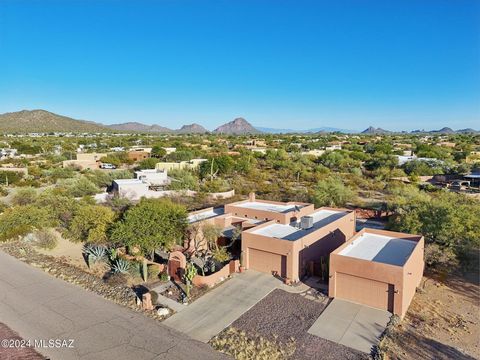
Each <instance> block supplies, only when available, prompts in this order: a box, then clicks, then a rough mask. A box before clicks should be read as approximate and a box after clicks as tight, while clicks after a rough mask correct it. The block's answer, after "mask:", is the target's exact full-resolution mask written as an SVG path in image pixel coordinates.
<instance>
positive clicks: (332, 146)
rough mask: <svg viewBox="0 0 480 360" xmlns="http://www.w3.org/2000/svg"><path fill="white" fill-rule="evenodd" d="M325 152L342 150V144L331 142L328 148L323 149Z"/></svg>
mask: <svg viewBox="0 0 480 360" xmlns="http://www.w3.org/2000/svg"><path fill="white" fill-rule="evenodd" d="M325 150H326V151H335V150H342V143H341V142H331V143H329V144H328V146H326V147H325Z"/></svg>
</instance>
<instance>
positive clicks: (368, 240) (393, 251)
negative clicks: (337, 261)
mask: <svg viewBox="0 0 480 360" xmlns="http://www.w3.org/2000/svg"><path fill="white" fill-rule="evenodd" d="M416 245H417V242H416V241H412V240H407V239H402V238H396V237H390V236H385V235H377V234H370V233H364V234H363V235H362V236H360V237H359V238H357V239H355V240H354V241H353V242H351V243H350V244H348V245H347V247H345V248H344V249H343V250H342V251H340V252H339V255H343V256H350V257H354V258H357V259H363V260H370V261H375V262H380V263H384V264H390V265H396V266H403V265H404V264H405V262H406V261H407V260H408V258H409V257H410V254H411V253H412V251H413V249H414V248H415V246H416Z"/></svg>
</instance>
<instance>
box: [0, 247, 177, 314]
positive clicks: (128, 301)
mask: <svg viewBox="0 0 480 360" xmlns="http://www.w3.org/2000/svg"><path fill="white" fill-rule="evenodd" d="M0 249H2V250H3V251H4V252H6V253H7V254H9V255H11V256H13V257H16V258H17V259H19V260H21V261H23V262H25V263H27V264H29V265H31V266H33V267H36V268H39V269H41V270H43V271H45V272H47V273H49V274H50V275H52V276H55V277H57V278H59V279H62V280H65V281H68V282H70V283H72V284H76V285H79V286H81V287H82V288H84V289H86V290H89V291H92V292H94V293H96V294H98V295H100V296H102V297H104V298H105V299H108V300H111V301H113V302H115V303H117V304H119V305H122V306H125V307H128V308H130V309H132V310H134V311H137V312H143V313H144V314H145V315H147V316H149V317H151V318H154V319H156V320H164V319H165V316H160V315H159V314H158V313H157V311H156V309H153V310H143V309H142V307H141V306H139V304H138V303H137V301H136V299H138V297H137V294H136V293H135V292H134V290H133V289H132V288H130V287H128V286H126V285H123V284H112V283H107V282H105V281H103V280H102V279H101V278H99V277H97V276H95V275H92V274H90V273H88V272H86V271H85V270H83V269H80V268H78V267H76V266H74V265H71V264H70V263H68V262H67V261H64V260H62V258H56V257H53V256H49V255H45V254H41V253H39V252H37V251H36V250H35V249H34V248H33V247H32V246H31V245H30V244H28V243H26V242H25V241H21V240H18V241H10V242H6V243H2V244H0ZM170 314H171V311H170Z"/></svg>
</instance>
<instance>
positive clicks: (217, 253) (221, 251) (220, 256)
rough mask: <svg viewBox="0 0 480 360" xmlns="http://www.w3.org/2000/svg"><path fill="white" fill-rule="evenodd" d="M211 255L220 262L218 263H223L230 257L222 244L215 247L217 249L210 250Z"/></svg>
mask: <svg viewBox="0 0 480 360" xmlns="http://www.w3.org/2000/svg"><path fill="white" fill-rule="evenodd" d="M212 257H213V258H214V259H215V260H216V261H218V262H220V263H224V262H225V261H228V260H229V259H230V254H229V253H228V251H227V249H226V248H225V247H223V246H221V247H219V248H217V249H214V250H213V251H212Z"/></svg>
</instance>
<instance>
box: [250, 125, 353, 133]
mask: <svg viewBox="0 0 480 360" xmlns="http://www.w3.org/2000/svg"><path fill="white" fill-rule="evenodd" d="M256 128H257V130H260V131H261V132H263V133H267V134H315V133H334V132H339V133H344V134H354V133H356V132H357V131H355V130H347V129H339V128H334V127H319V128H313V129H306V130H295V129H276V128H268V127H259V126H257V127H256Z"/></svg>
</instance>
